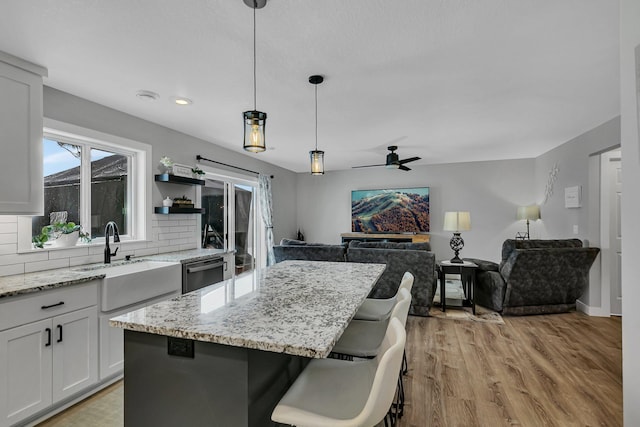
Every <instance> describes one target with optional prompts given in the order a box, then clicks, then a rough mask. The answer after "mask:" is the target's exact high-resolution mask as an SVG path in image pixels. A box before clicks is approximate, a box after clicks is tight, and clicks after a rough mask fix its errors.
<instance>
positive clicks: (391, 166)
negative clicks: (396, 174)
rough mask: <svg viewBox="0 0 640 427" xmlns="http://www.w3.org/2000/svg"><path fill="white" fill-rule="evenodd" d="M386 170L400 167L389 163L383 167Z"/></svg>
mask: <svg viewBox="0 0 640 427" xmlns="http://www.w3.org/2000/svg"><path fill="white" fill-rule="evenodd" d="M384 167H385V168H387V169H398V168H399V167H400V165H399V164H398V163H389V164H388V165H384Z"/></svg>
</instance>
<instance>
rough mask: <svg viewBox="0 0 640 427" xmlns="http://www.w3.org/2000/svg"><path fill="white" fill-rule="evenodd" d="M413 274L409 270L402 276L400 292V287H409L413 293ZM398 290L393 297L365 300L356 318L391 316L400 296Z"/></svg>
mask: <svg viewBox="0 0 640 427" xmlns="http://www.w3.org/2000/svg"><path fill="white" fill-rule="evenodd" d="M413 280H414V277H413V274H411V273H409V272H408V271H407V272H405V273H404V275H403V276H402V280H401V281H400V286H399V287H398V292H400V289H403V288H404V289H407V290H408V291H409V293H411V288H412V287H413ZM398 292H396V294H395V295H394V296H392V297H391V298H382V299H378V298H367V299H366V300H364V302H363V303H362V305H361V306H360V308H359V309H358V311H357V312H356V314H355V316H353V318H354V319H356V320H374V321H375V320H383V319H386V318H388V317H389V314H390V313H391V310H393V307H394V306H395V305H396V301H395V300H396V298H397V296H398Z"/></svg>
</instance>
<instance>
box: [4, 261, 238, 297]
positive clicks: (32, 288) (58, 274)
mask: <svg viewBox="0 0 640 427" xmlns="http://www.w3.org/2000/svg"><path fill="white" fill-rule="evenodd" d="M228 252H229V251H225V250H223V249H203V248H198V249H189V250H185V251H177V252H167V253H163V254H158V255H150V256H144V257H139V258H132V259H131V260H128V261H127V260H124V259H121V260H114V261H113V262H112V263H111V264H103V263H96V264H87V265H79V266H76V267H71V268H58V269H55V270H44V271H37V272H34V273H26V274H15V275H12V276H4V277H0V299H1V298H6V297H11V296H16V295H22V294H28V293H32V292H39V291H44V290H47V289H54V288H60V287H63V286H69V285H76V284H78V283H83V282H88V281H90V280H93V279H102V278H103V277H104V276H105V275H104V273H103V272H95V271H94V270H103V269H104V268H108V267H110V266H116V265H121V264H129V263H134V262H140V261H144V260H151V261H170V262H180V263H185V262H193V261H200V260H203V259H207V258H211V257H212V256H216V255H219V256H222V255H224V254H226V253H228Z"/></svg>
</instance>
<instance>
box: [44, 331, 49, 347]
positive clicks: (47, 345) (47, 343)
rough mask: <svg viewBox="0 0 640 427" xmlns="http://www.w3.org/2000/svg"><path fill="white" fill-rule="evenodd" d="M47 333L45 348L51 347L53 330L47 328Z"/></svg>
mask: <svg viewBox="0 0 640 427" xmlns="http://www.w3.org/2000/svg"><path fill="white" fill-rule="evenodd" d="M45 331H47V342H46V343H45V345H44V346H45V347H49V346H50V345H51V328H46V329H45Z"/></svg>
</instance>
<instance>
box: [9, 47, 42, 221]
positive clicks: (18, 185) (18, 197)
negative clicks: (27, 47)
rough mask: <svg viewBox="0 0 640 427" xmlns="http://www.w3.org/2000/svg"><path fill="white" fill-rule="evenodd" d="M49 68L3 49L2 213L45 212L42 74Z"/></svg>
mask: <svg viewBox="0 0 640 427" xmlns="http://www.w3.org/2000/svg"><path fill="white" fill-rule="evenodd" d="M46 75H47V69H46V68H43V67H40V66H39V65H35V64H32V63H30V62H27V61H24V60H22V59H20V58H16V57H15V56H12V55H9V54H7V53H4V52H0V99H2V102H1V103H0V147H2V155H0V182H2V183H3V185H2V186H0V215H2V214H8V215H42V214H43V210H44V189H43V176H42V77H43V76H46Z"/></svg>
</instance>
